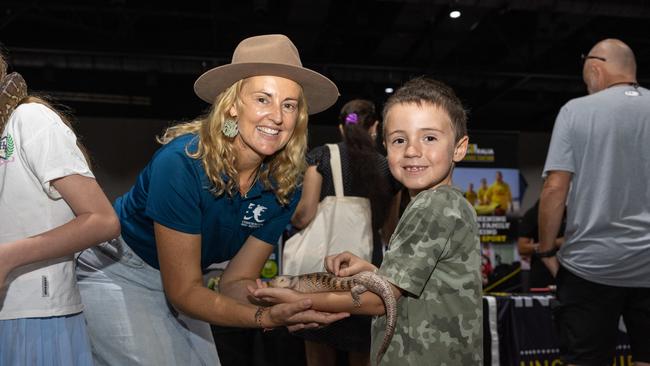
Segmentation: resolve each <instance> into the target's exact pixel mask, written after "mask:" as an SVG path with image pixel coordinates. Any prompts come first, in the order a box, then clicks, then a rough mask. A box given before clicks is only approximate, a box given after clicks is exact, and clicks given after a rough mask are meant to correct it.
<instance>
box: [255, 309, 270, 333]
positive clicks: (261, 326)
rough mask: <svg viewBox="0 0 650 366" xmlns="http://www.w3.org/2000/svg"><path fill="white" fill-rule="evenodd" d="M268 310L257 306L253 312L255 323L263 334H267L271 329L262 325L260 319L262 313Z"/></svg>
mask: <svg viewBox="0 0 650 366" xmlns="http://www.w3.org/2000/svg"><path fill="white" fill-rule="evenodd" d="M268 309H269V308H268V307H266V306H258V307H257V310H256V311H255V323H257V325H259V327H260V328H262V329H263V330H264V331H265V332H268V331H269V330H272V329H273V328H267V327H265V326H264V324H262V317H263V316H264V312H265V311H267V310H268Z"/></svg>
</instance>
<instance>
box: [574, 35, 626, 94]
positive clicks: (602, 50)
mask: <svg viewBox="0 0 650 366" xmlns="http://www.w3.org/2000/svg"><path fill="white" fill-rule="evenodd" d="M588 56H592V57H591V58H590V57H587V59H586V60H585V66H584V69H583V78H584V80H585V84H587V89H588V90H589V93H595V92H598V91H600V90H603V89H605V88H607V87H609V86H610V85H612V84H616V83H623V82H636V59H635V57H634V52H633V51H632V49H631V48H630V47H629V46H628V45H627V44H625V43H624V42H622V41H621V40H618V39H613V38H609V39H605V40H602V41H600V42H598V43H597V44H596V45H595V46H594V47H593V48H592V49H591V51H589V55H588ZM602 59H604V60H602Z"/></svg>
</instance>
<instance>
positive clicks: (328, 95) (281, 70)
mask: <svg viewBox="0 0 650 366" xmlns="http://www.w3.org/2000/svg"><path fill="white" fill-rule="evenodd" d="M260 75H271V76H279V77H283V78H287V79H290V80H293V81H295V82H296V83H298V84H300V86H302V90H303V93H304V94H305V98H306V99H307V111H308V113H309V114H315V113H318V112H322V111H324V110H326V109H327V108H329V107H331V106H332V105H333V104H334V103H336V99H338V97H339V90H338V88H337V87H336V85H335V84H334V83H333V82H332V81H331V80H330V79H328V78H326V77H325V76H323V75H321V74H319V73H317V72H315V71H313V70H310V69H307V68H303V67H296V66H290V65H285V64H272V63H237V64H228V65H223V66H218V67H215V68H213V69H210V70H208V71H206V72H205V73H203V75H201V76H199V78H198V79H196V82H194V92H195V93H196V95H198V96H199V98H201V99H203V100H204V101H206V102H208V103H214V100H215V98H216V97H217V96H218V95H219V94H220V93H221V92H223V91H224V90H226V89H227V88H229V87H230V86H231V85H232V84H234V83H235V82H237V81H239V80H241V79H245V78H249V77H252V76H260Z"/></svg>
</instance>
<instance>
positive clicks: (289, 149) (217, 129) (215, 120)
mask: <svg viewBox="0 0 650 366" xmlns="http://www.w3.org/2000/svg"><path fill="white" fill-rule="evenodd" d="M243 82H244V80H239V81H238V82H236V83H234V84H233V85H232V86H231V87H229V88H228V89H226V90H225V91H223V92H222V93H221V94H219V95H218V96H217V98H216V99H215V102H214V104H213V105H212V108H211V109H210V112H209V113H208V114H207V115H206V116H203V117H199V118H197V119H195V120H193V121H190V122H185V123H181V124H178V125H175V126H172V127H169V128H167V130H165V132H164V133H163V135H162V136H160V137H158V138H157V140H158V142H159V143H161V144H163V145H164V144H167V143H169V142H170V141H171V140H173V139H174V138H176V137H178V136H181V135H185V134H188V133H194V134H197V135H198V136H199V141H198V148H197V150H196V151H195V152H190V151H189V150H188V147H187V146H186V147H185V153H186V154H187V155H188V156H189V157H191V158H194V159H201V162H202V164H203V167H204V168H205V173H206V175H207V176H208V178H209V179H210V182H212V184H213V187H212V188H211V192H212V193H213V194H214V195H215V196H221V195H222V194H224V193H225V194H228V195H229V196H233V195H234V194H235V193H236V192H237V189H238V183H237V182H238V179H237V178H238V176H239V173H238V172H237V170H236V169H235V162H236V154H235V152H234V148H233V141H234V139H231V138H228V137H226V136H225V135H224V134H223V133H222V132H221V127H222V126H223V123H224V120H225V119H226V118H230V115H229V109H230V107H231V106H233V105H241V104H240V103H241V102H240V100H239V93H240V91H241V88H242V84H243ZM307 120H308V114H307V101H306V99H305V96H304V94H303V93H302V90H301V92H300V97H299V102H298V119H297V121H296V127H295V129H294V131H293V135H292V136H291V138H289V141H288V142H287V144H286V146H285V147H284V148H283V149H281V150H279V151H278V152H276V153H275V154H273V155H270V156H268V157H266V159H265V160H264V163H265V164H266V165H267V166H266V169H264V170H263V171H260V173H259V179H260V181H261V182H262V184H263V185H264V187H265V188H267V189H272V190H273V191H274V193H275V196H276V198H277V200H278V201H279V202H280V204H282V205H286V204H288V203H289V201H290V196H291V194H292V193H293V192H294V191H295V189H296V187H297V186H298V185H300V184H302V177H303V174H304V171H305V169H306V165H307V164H306V162H305V152H306V150H307ZM273 183H274V184H273Z"/></svg>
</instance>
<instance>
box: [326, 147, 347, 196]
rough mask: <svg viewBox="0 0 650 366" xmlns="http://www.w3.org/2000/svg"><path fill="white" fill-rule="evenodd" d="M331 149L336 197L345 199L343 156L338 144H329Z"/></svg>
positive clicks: (331, 165) (331, 164)
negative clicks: (342, 168)
mask: <svg viewBox="0 0 650 366" xmlns="http://www.w3.org/2000/svg"><path fill="white" fill-rule="evenodd" d="M327 147H328V148H329V149H330V167H331V169H332V180H333V181H334V192H336V197H343V196H344V194H343V173H342V170H341V154H340V153H339V146H338V145H336V144H327Z"/></svg>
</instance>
